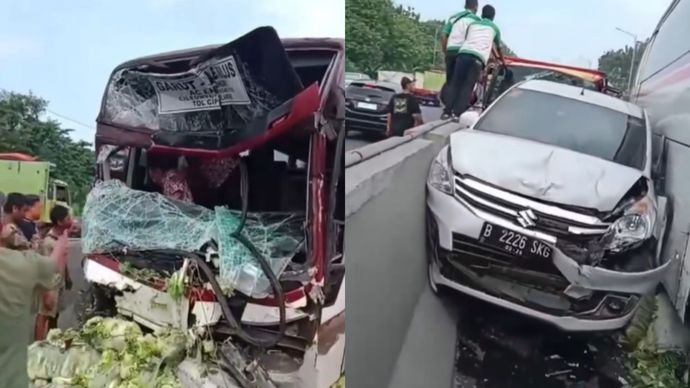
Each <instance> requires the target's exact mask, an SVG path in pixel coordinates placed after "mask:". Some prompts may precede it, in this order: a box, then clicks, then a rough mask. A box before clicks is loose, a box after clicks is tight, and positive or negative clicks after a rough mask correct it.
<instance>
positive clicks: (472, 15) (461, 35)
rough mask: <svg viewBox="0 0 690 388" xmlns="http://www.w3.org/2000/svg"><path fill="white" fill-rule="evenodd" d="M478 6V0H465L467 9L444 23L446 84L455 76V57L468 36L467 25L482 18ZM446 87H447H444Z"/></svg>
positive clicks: (442, 40)
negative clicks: (478, 13) (478, 12)
mask: <svg viewBox="0 0 690 388" xmlns="http://www.w3.org/2000/svg"><path fill="white" fill-rule="evenodd" d="M477 8H479V3H478V0H465V10H464V11H462V12H458V13H456V14H454V15H453V16H451V17H450V18H448V21H446V24H444V25H443V30H442V34H441V49H442V50H443V53H444V55H445V58H446V85H448V84H449V83H450V79H451V77H452V76H453V71H454V69H455V58H456V57H457V55H458V51H460V47H462V44H463V42H465V38H466V37H467V27H469V26H470V24H472V23H473V22H477V21H480V20H481V18H480V17H479V16H477ZM444 89H446V88H445V87H444ZM442 99H444V97H442Z"/></svg>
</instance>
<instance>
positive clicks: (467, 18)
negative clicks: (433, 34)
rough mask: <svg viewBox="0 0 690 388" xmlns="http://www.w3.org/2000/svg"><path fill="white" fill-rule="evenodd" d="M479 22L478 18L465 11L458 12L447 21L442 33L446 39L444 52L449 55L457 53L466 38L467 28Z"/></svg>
mask: <svg viewBox="0 0 690 388" xmlns="http://www.w3.org/2000/svg"><path fill="white" fill-rule="evenodd" d="M479 20H481V18H480V17H479V16H477V15H475V14H474V12H472V11H467V10H465V11H462V12H458V13H456V14H455V15H453V16H451V17H450V18H449V19H448V21H447V22H446V24H445V25H444V26H443V33H444V34H445V35H446V36H447V37H448V46H447V48H446V51H447V52H448V53H449V54H454V53H457V52H458V51H459V50H460V47H462V44H463V43H464V42H465V38H466V37H467V28H468V27H469V26H470V24H472V23H473V22H476V21H479Z"/></svg>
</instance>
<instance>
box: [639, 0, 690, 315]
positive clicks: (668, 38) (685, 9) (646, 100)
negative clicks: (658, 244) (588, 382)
mask: <svg viewBox="0 0 690 388" xmlns="http://www.w3.org/2000/svg"><path fill="white" fill-rule="evenodd" d="M688 20H690V0H674V1H673V2H672V3H671V5H670V6H669V8H668V10H667V11H666V13H665V14H664V16H663V17H662V18H661V21H660V22H659V25H658V26H657V28H656V30H655V31H654V33H653V35H652V37H651V40H650V42H649V44H648V45H647V49H646V50H645V52H644V54H643V57H642V60H641V62H640V68H639V70H638V74H637V78H636V82H635V90H634V91H633V93H632V96H633V97H632V100H633V102H635V103H637V104H638V105H641V106H642V107H644V108H646V109H647V111H648V114H649V117H650V121H651V126H652V128H653V132H654V133H653V136H652V145H653V154H654V158H655V162H656V166H655V167H656V168H655V169H654V174H653V175H654V176H653V178H654V181H655V182H656V185H657V188H656V189H657V193H658V194H660V195H666V196H668V198H669V202H671V203H670V206H669V207H670V208H671V209H673V214H672V215H671V216H670V217H669V222H668V223H667V233H666V241H665V243H664V244H663V249H662V253H661V260H662V261H664V262H668V261H673V263H672V264H671V265H672V266H673V267H672V268H670V270H669V271H668V272H667V276H666V279H665V280H664V286H665V288H666V290H667V291H668V294H669V295H670V297H671V300H672V301H673V303H674V305H675V307H676V309H677V311H678V313H679V315H680V317H681V319H683V321H684V322H688V323H690V309H688V304H689V301H688V294H689V293H690V250H689V249H688V248H689V247H688V236H690V179H689V178H690V176H689V175H688V173H687V172H686V169H687V168H688V167H690V39H687V36H688V34H689V33H690V24H689V23H688Z"/></svg>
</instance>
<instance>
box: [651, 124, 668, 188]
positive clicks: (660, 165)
mask: <svg viewBox="0 0 690 388" xmlns="http://www.w3.org/2000/svg"><path fill="white" fill-rule="evenodd" d="M664 143H666V136H663V135H658V134H652V179H653V180H654V186H655V190H656V192H657V194H659V195H664V188H665V183H664V181H665V178H666V155H665V153H666V144H664Z"/></svg>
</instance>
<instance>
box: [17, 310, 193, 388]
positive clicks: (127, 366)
mask: <svg viewBox="0 0 690 388" xmlns="http://www.w3.org/2000/svg"><path fill="white" fill-rule="evenodd" d="M187 346H188V337H187V336H186V335H185V334H184V333H182V332H180V331H178V330H174V329H165V330H163V331H160V332H158V333H155V335H151V334H146V335H145V334H144V333H143V332H142V330H141V328H140V327H139V326H138V325H137V324H136V323H133V322H131V321H126V320H122V319H117V318H102V317H95V318H93V319H91V320H89V321H88V322H87V323H86V324H85V325H84V327H83V328H82V330H81V331H80V332H77V331H74V330H67V331H61V330H59V329H56V330H51V332H50V333H49V335H48V338H47V340H45V341H39V342H35V343H34V344H32V345H31V346H29V363H28V372H29V379H30V380H31V383H32V386H33V387H35V388H59V387H78V388H97V387H98V388H102V387H107V388H178V387H181V385H180V382H179V380H178V378H177V376H176V369H177V366H178V365H179V363H180V362H181V361H182V360H183V359H184V357H185V355H186V350H187Z"/></svg>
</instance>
